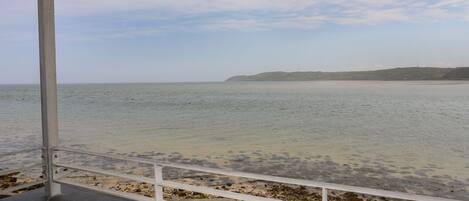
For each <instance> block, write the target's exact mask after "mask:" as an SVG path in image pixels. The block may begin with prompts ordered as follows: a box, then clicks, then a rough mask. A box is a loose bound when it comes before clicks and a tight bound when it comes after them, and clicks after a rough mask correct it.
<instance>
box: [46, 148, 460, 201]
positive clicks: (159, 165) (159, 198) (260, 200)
mask: <svg viewBox="0 0 469 201" xmlns="http://www.w3.org/2000/svg"><path fill="white" fill-rule="evenodd" d="M54 150H55V151H64V152H71V153H78V154H85V155H91V156H99V157H105V158H110V159H117V160H123V161H131V162H137V163H141V164H149V165H152V166H153V168H154V172H155V174H154V175H155V177H154V178H149V177H143V176H135V175H129V174H122V173H118V172H114V171H109V170H103V169H98V168H89V167H83V166H77V165H70V164H61V163H57V162H54V165H55V166H56V167H61V168H69V169H73V170H81V171H86V172H92V173H98V174H104V175H109V176H115V177H120V178H124V179H129V180H135V181H140V182H144V183H148V184H153V185H154V188H155V197H154V198H149V197H144V196H139V195H135V194H130V193H123V192H118V191H114V190H109V189H104V188H100V187H92V186H87V185H83V184H79V183H76V182H72V181H67V180H66V179H63V177H58V176H55V177H54V181H55V182H57V183H62V184H68V185H73V186H77V187H81V188H86V189H90V190H96V191H100V192H103V193H107V194H111V195H115V196H119V197H124V198H128V199H133V200H142V201H147V200H148V201H150V200H151V201H155V200H156V201H163V187H170V188H174V189H182V190H187V191H192V192H198V193H203V194H210V195H215V196H219V197H224V198H231V199H237V200H246V201H276V200H277V199H272V198H265V197H259V196H253V195H246V194H241V193H235V192H230V191H223V190H216V189H213V188H209V187H202V186H195V185H188V184H183V183H179V182H174V181H168V180H164V179H163V168H164V167H170V168H177V169H184V170H191V171H197V172H205V173H212V174H220V175H226V176H233V177H244V178H249V179H256V180H262V181H268V182H276V183H283V184H291V185H299V186H305V187H314V188H320V189H322V193H321V194H322V200H323V201H327V195H328V191H329V190H337V191H344V192H353V193H359V194H366V195H371V196H379V197H386V198H394V199H402V200H414V201H456V200H454V199H446V198H437V197H430V196H423V195H415V194H411V193H402V192H393V191H387V190H378V189H372V188H363V187H356V186H348V185H341V184H332V183H325V182H316V181H310V180H302V179H292V178H285V177H277V176H268V175H261V174H253V173H245V172H238V171H230V170H222V169H217V168H207V167H200V166H193V165H184V164H175V163H167V162H158V161H154V160H148V159H142V158H135V157H125V156H117V155H111V154H101V153H95V152H89V151H83V150H77V149H71V148H65V147H60V148H55V149H54Z"/></svg>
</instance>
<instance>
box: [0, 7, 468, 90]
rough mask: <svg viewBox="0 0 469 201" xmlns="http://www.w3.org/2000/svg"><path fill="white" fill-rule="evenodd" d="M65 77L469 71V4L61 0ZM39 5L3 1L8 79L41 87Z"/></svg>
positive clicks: (0, 29)
mask: <svg viewBox="0 0 469 201" xmlns="http://www.w3.org/2000/svg"><path fill="white" fill-rule="evenodd" d="M56 28H57V62H58V63H57V69H58V79H59V82H62V83H64V82H66V83H76V82H87V83H88V82H179V81H221V80H224V79H226V78H227V77H229V76H231V75H236V74H254V73H259V72H264V71H277V70H282V71H317V70H321V71H344V70H366V69H378V68H386V67H396V66H418V65H420V66H441V67H447V66H448V67H450V66H469V0H427V1H412V0H56ZM38 68H39V67H38V42H37V8H36V0H0V83H37V82H38V80H39V70H38Z"/></svg>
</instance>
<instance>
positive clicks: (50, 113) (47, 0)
mask: <svg viewBox="0 0 469 201" xmlns="http://www.w3.org/2000/svg"><path fill="white" fill-rule="evenodd" d="M38 17H39V61H40V62H39V63H40V72H41V114H42V116H41V117H42V140H43V159H44V173H45V179H46V180H47V183H46V194H47V196H48V197H49V198H50V197H52V196H55V195H58V194H60V184H57V183H54V182H53V181H54V180H53V175H54V166H53V165H52V160H53V158H54V156H53V155H52V154H53V153H54V152H53V148H54V147H56V146H57V145H58V144H59V133H58V117H57V116H58V115H57V79H56V66H55V65H56V63H55V22H54V0H38Z"/></svg>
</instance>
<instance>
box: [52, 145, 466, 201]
mask: <svg viewBox="0 0 469 201" xmlns="http://www.w3.org/2000/svg"><path fill="white" fill-rule="evenodd" d="M55 150H58V151H67V152H75V153H81V154H89V155H94V156H101V157H106V158H113V159H118V160H126V161H133V162H138V163H146V164H155V163H156V164H158V165H159V166H164V167H172V168H178V169H186V170H192V171H199V172H206V173H213V174H220V175H227V176H234V177H244V178H250V179H256V180H262V181H270V182H276V183H284V184H292V185H300V186H307V187H314V188H326V189H329V190H338V191H345V192H354V193H360V194H366V195H373V196H381V197H387V198H396V199H403V200H415V201H458V200H455V199H447V198H436V197H431V196H422V195H416V194H411V193H404V192H394V191H388V190H379V189H372V188H365V187H357V186H348V185H342V184H333V183H326V182H317V181H310V180H303V179H293V178H286V177H278V176H269V175H260V174H254V173H245V172H239V171H232V170H222V169H216V168H208V167H200V166H194V165H184V164H175V163H168V162H159V161H152V160H148V159H140V158H135V157H123V156H116V155H112V154H100V153H94V152H89V151H82V150H76V149H70V148H65V147H59V148H55Z"/></svg>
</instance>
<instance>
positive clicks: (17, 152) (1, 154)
mask: <svg viewBox="0 0 469 201" xmlns="http://www.w3.org/2000/svg"><path fill="white" fill-rule="evenodd" d="M41 149H42V147H33V148H30V149H23V150H18V151H12V152H5V153H0V158H1V157H5V156H10V155H16V154H20V153H25V152H31V151H38V150H41Z"/></svg>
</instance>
